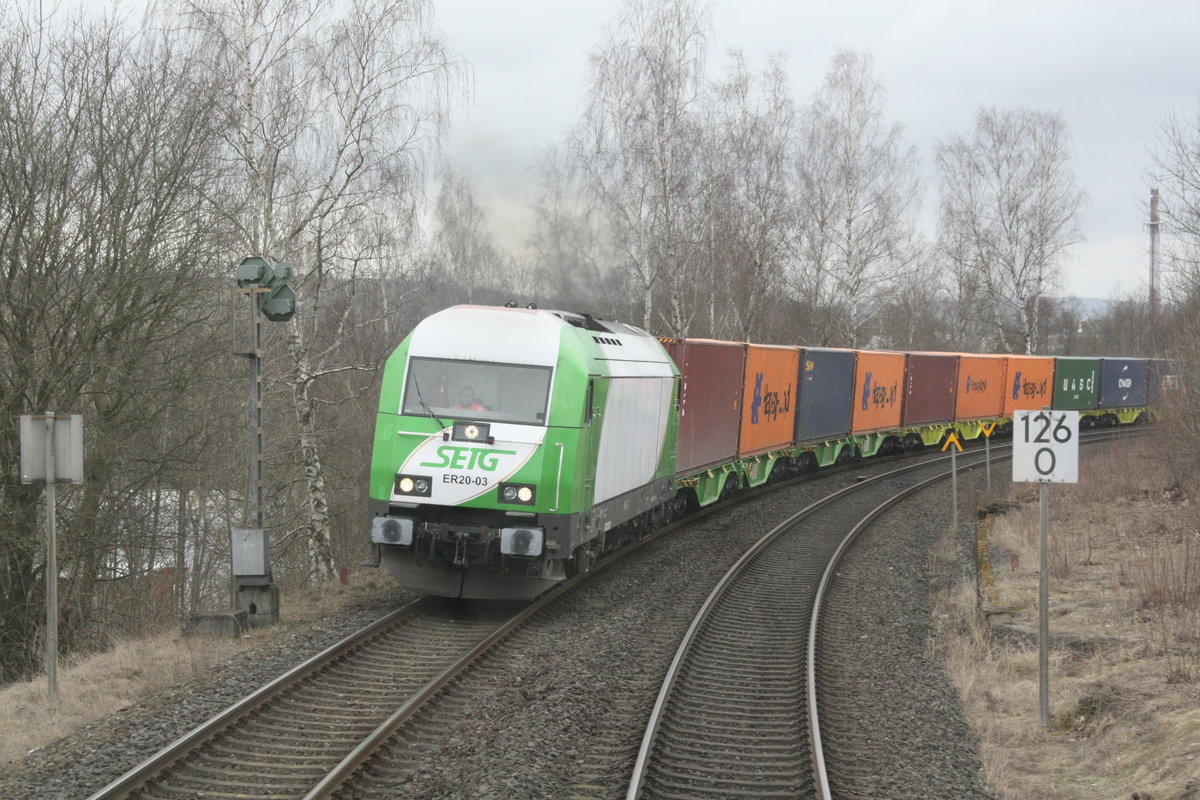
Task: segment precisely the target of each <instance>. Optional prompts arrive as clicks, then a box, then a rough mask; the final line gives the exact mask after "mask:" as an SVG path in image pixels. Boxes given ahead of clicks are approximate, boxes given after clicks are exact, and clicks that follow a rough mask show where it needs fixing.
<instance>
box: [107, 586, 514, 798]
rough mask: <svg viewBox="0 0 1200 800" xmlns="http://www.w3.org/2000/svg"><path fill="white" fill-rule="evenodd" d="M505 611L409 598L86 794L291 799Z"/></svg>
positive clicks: (480, 634)
mask: <svg viewBox="0 0 1200 800" xmlns="http://www.w3.org/2000/svg"><path fill="white" fill-rule="evenodd" d="M498 617H499V618H498ZM505 617H507V614H506V613H501V614H497V613H496V611H494V610H493V611H492V612H491V613H488V612H486V611H485V610H482V609H480V608H475V607H473V608H471V609H470V610H465V609H463V608H460V607H456V606H455V604H454V603H452V602H448V601H444V600H441V599H440V598H431V597H426V598H421V599H419V600H416V601H414V602H412V603H409V604H407V605H405V606H403V607H401V608H399V609H397V610H396V611H394V612H393V613H391V614H389V615H387V616H386V617H384V618H382V619H380V620H379V621H378V622H376V623H374V624H372V625H370V626H367V627H366V628H364V629H362V630H361V631H359V632H357V633H355V634H353V635H352V636H350V637H348V638H346V639H344V640H342V641H341V642H339V643H337V644H335V645H333V646H332V647H330V648H328V649H327V650H325V651H324V652H322V653H320V654H318V655H317V656H314V657H313V658H311V659H309V660H308V661H306V662H304V663H303V664H300V665H299V666H297V667H296V668H295V669H293V670H291V671H290V672H288V673H286V674H285V675H283V676H281V677H280V678H278V679H276V680H274V681H272V682H271V683H269V684H267V685H265V686H263V687H262V688H261V689H259V690H258V691H256V692H254V693H253V694H251V695H249V696H248V697H246V698H244V699H243V700H242V701H240V702H238V703H237V704H235V705H233V706H231V707H230V708H228V709H227V710H226V711H224V712H223V713H221V714H219V715H217V716H216V717H213V718H212V719H210V720H209V721H208V722H206V723H205V724H204V725H202V726H200V727H199V728H196V729H195V730H193V731H192V732H191V733H189V734H188V735H186V736H184V737H182V738H180V739H178V740H177V741H175V742H174V743H172V744H170V745H168V746H167V747H166V748H164V749H163V750H161V751H160V752H158V753H157V754H155V755H154V756H153V757H152V758H150V759H148V760H147V761H146V762H144V763H142V764H140V765H139V766H137V767H135V768H134V769H132V770H130V771H129V772H127V773H126V774H125V775H123V776H121V777H120V778H118V779H117V780H116V781H114V782H112V783H111V784H109V785H108V786H106V787H104V788H103V789H101V790H100V791H99V792H97V793H96V794H94V795H92V798H93V800H101V799H102V798H103V800H110V799H111V798H125V797H137V798H181V797H188V798H194V797H241V798H244V797H256V798H295V797H301V796H303V795H304V794H305V793H306V792H307V791H308V790H309V789H310V788H311V787H312V786H313V784H315V783H316V782H317V781H319V780H320V779H321V777H322V776H324V775H325V774H326V773H328V771H329V770H330V769H332V768H333V767H334V766H335V765H336V764H337V763H338V762H339V761H340V760H341V759H342V758H343V757H344V756H345V754H346V753H347V752H349V751H350V750H352V749H353V748H354V747H355V745H357V744H358V743H359V742H360V741H361V740H362V739H363V737H365V736H367V735H368V734H369V733H370V732H371V731H372V730H374V729H375V728H376V727H377V726H378V724H379V723H380V721H381V720H383V719H386V718H387V717H388V715H389V714H391V713H392V712H393V711H394V710H395V708H396V706H398V705H400V704H401V703H403V702H404V701H405V700H407V699H408V698H409V697H411V696H412V694H413V693H414V692H416V691H418V690H419V689H420V688H421V687H422V686H423V685H424V684H426V683H427V682H428V681H429V680H430V679H431V678H432V677H434V676H435V675H437V674H438V673H439V672H440V671H441V670H442V669H443V668H444V667H445V665H446V664H447V663H448V662H451V661H453V660H454V659H455V658H456V657H457V656H459V655H461V653H462V652H463V651H465V650H467V649H469V648H470V647H471V646H472V645H473V644H475V643H476V642H477V641H478V640H479V639H481V638H483V637H485V636H486V635H487V634H488V633H490V632H492V631H494V630H495V629H496V627H497V625H498V624H500V622H501V621H502V620H503V618H505Z"/></svg>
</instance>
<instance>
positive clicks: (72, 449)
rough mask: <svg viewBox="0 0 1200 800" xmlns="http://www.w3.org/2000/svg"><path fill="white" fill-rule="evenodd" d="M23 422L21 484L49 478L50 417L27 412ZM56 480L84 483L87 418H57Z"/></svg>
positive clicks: (55, 441)
mask: <svg viewBox="0 0 1200 800" xmlns="http://www.w3.org/2000/svg"><path fill="white" fill-rule="evenodd" d="M20 425H21V483H44V482H45V481H46V416H45V415H44V414H40V415H32V414H25V415H22V416H21V418H20ZM54 482H55V483H83V417H82V416H80V415H79V414H56V415H55V417H54Z"/></svg>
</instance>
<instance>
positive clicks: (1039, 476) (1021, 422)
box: [1012, 411, 1079, 483]
mask: <svg viewBox="0 0 1200 800" xmlns="http://www.w3.org/2000/svg"><path fill="white" fill-rule="evenodd" d="M1012 464H1013V481H1015V482H1017V483H1078V482H1079V412H1078V411H1017V412H1015V413H1014V414H1013V460H1012Z"/></svg>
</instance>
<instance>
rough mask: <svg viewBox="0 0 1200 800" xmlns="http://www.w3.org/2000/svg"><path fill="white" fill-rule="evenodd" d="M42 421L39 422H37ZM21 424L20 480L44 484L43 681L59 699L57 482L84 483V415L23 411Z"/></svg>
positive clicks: (53, 698) (52, 697) (50, 693)
mask: <svg viewBox="0 0 1200 800" xmlns="http://www.w3.org/2000/svg"><path fill="white" fill-rule="evenodd" d="M38 423H42V424H38ZM20 426H21V483H45V484H46V571H45V577H46V681H47V691H48V693H49V695H50V702H51V703H56V702H58V530H57V528H58V525H57V522H58V520H57V516H56V513H55V512H56V508H55V506H56V503H57V501H58V497H57V495H58V485H57V484H59V483H83V417H82V416H80V415H79V414H55V413H54V412H53V411H47V412H46V413H45V414H36V415H34V414H25V415H22V416H21V418H20Z"/></svg>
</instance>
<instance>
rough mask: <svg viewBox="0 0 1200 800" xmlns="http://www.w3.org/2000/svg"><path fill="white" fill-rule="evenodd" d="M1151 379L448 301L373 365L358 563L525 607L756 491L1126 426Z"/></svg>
mask: <svg viewBox="0 0 1200 800" xmlns="http://www.w3.org/2000/svg"><path fill="white" fill-rule="evenodd" d="M1158 366H1159V362H1155V361H1150V360H1145V359H1129V358H1044V357H1037V356H1001V355H973V354H957V353H921V352H916V353H902V352H882V351H870V350H840V349H831V348H814V347H781V346H771V345H760V344H745V343H736V342H722V341H713V340H706V339H680V340H663V341H659V340H658V339H655V338H654V337H652V336H650V335H649V334H647V333H646V332H645V331H643V330H640V329H639V328H635V327H632V326H629V325H624V324H621V323H619V322H609V321H604V320H599V319H595V318H593V317H590V316H588V315H580V314H573V313H567V312H560V311H543V310H536V309H518V308H496V307H482V306H456V307H454V308H450V309H447V310H445V311H441V312H439V313H437V314H434V315H433V316H431V317H429V318H428V319H426V320H424V321H423V322H421V323H420V324H419V325H417V327H416V328H415V329H414V330H413V332H412V333H411V334H410V335H409V337H408V338H407V339H405V340H404V342H402V343H401V344H400V346H399V347H397V348H396V351H395V352H394V353H393V354H392V355H391V357H390V358H389V359H388V361H387V364H386V367H385V369H384V377H383V384H382V389H381V393H380V401H379V414H378V417H377V420H376V426H375V441H374V453H373V458H372V462H371V479H370V480H371V485H370V504H371V513H372V517H373V519H372V522H371V541H372V542H373V543H374V545H375V548H376V559H375V563H376V564H382V565H383V566H384V568H386V569H387V570H388V572H389V573H391V574H392V575H393V576H394V577H395V578H396V579H397V580H398V581H399V582H400V583H401V584H403V585H404V586H407V587H410V588H412V589H416V590H418V591H423V592H429V593H433V594H438V595H444V596H448V597H465V598H529V597H533V596H535V595H537V594H540V593H541V592H543V591H545V590H546V589H548V588H550V587H551V586H553V585H554V584H556V583H558V582H559V581H562V580H563V579H564V578H566V577H567V576H569V575H572V574H575V573H578V572H581V571H586V570H587V569H589V568H590V567H591V565H592V564H594V563H595V561H596V559H597V558H598V557H600V556H601V555H602V554H604V553H605V552H608V551H610V550H613V549H615V548H617V547H620V546H621V545H622V544H624V543H625V542H627V541H629V540H631V539H635V538H637V537H639V536H640V535H642V534H643V533H644V532H646V531H649V530H653V529H654V528H656V527H659V526H660V525H661V524H663V523H664V522H666V521H667V520H668V519H670V518H671V517H672V516H674V515H676V514H678V513H679V512H680V511H682V510H684V509H686V508H688V507H696V506H704V505H708V504H710V503H713V502H715V501H716V500H717V499H718V498H720V497H721V496H722V495H725V494H727V493H730V492H732V491H735V490H737V489H740V488H745V487H753V486H758V485H761V484H763V483H765V482H767V480H768V479H770V478H771V477H772V476H778V475H781V474H790V473H794V472H798V471H801V470H805V469H812V468H817V467H822V466H828V465H831V464H834V463H837V462H840V461H845V460H848V459H850V458H855V457H869V456H873V455H876V454H878V453H886V452H891V451H894V450H897V449H902V448H915V447H920V446H924V445H932V444H936V443H938V442H939V441H941V440H942V439H943V438H944V437H945V436H946V435H947V434H948V433H949V432H950V431H955V432H957V434H958V436H959V437H960V438H963V439H974V438H976V437H978V436H980V435H981V434H982V431H983V429H984V427H985V426H988V425H990V424H992V423H1001V424H1003V423H1005V422H1008V421H1011V417H1012V414H1013V412H1014V411H1016V410H1019V409H1040V408H1042V407H1044V406H1051V407H1052V408H1055V409H1077V410H1079V411H1080V412H1081V417H1082V418H1083V419H1084V420H1085V424H1091V425H1112V424H1118V423H1128V422H1133V421H1135V420H1137V419H1139V418H1140V417H1142V416H1143V415H1145V414H1147V413H1149V412H1150V409H1151V407H1152V406H1153V404H1154V402H1155V397H1153V396H1152V387H1155V386H1157V385H1158V379H1157V377H1156V376H1157V372H1158Z"/></svg>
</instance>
